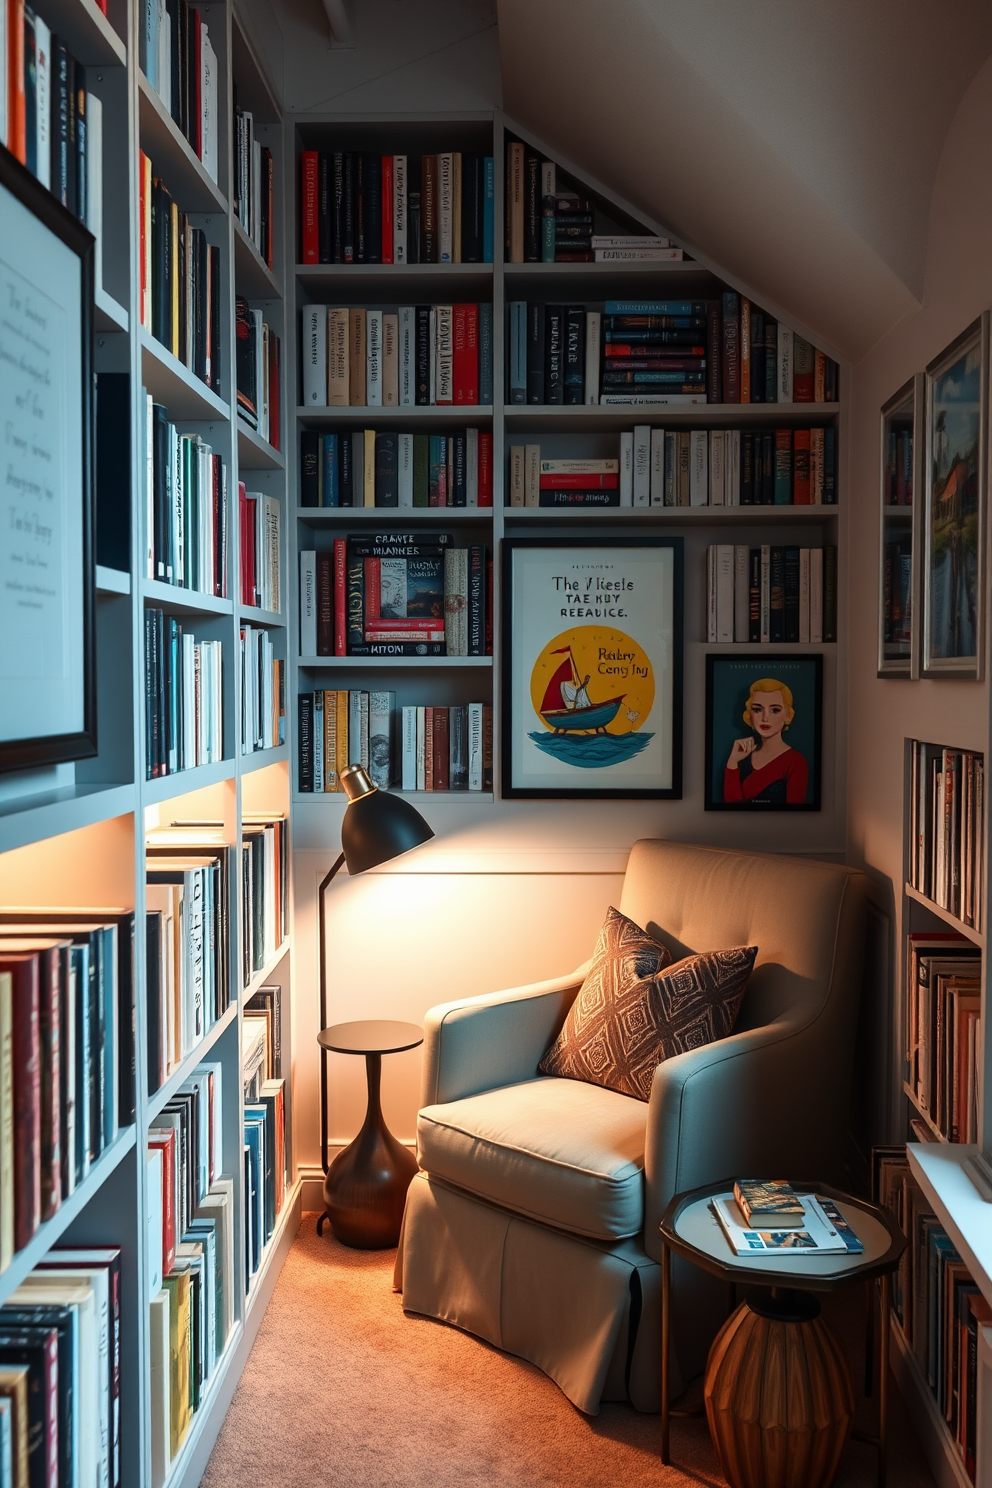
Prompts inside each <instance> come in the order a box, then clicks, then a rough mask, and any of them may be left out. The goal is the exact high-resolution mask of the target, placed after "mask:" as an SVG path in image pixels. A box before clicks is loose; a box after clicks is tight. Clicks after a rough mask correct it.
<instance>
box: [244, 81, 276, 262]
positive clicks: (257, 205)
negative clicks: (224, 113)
mask: <svg viewBox="0 0 992 1488" xmlns="http://www.w3.org/2000/svg"><path fill="white" fill-rule="evenodd" d="M235 94H237V89H235ZM274 195H275V187H274V176H273V170H272V151H271V150H270V149H269V148H268V146H267V145H263V144H261V143H260V142H259V141H258V140H257V139H256V138H255V119H254V115H252V114H251V113H250V112H249V111H248V110H247V109H241V108H239V107H238V105H237V98H236V97H235V104H234V210H235V211H236V212H237V214H238V221H239V222H240V223H241V226H242V227H243V228H244V230H245V232H246V233H247V234H248V236H249V238H251V241H252V242H253V243H254V245H255V247H256V248H257V249H258V254H259V257H260V258H261V259H262V261H263V262H264V263H265V264H266V265H267V266H268V267H269V268H270V269H271V268H272V222H273V210H274Z"/></svg>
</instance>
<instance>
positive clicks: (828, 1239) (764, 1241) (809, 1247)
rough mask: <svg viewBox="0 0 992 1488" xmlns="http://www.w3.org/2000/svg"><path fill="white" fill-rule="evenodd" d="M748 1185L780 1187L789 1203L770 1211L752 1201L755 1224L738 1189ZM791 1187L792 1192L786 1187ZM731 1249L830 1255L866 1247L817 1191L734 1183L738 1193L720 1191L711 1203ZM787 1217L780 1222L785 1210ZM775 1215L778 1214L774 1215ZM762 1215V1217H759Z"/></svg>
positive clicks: (782, 1198) (741, 1252)
mask: <svg viewBox="0 0 992 1488" xmlns="http://www.w3.org/2000/svg"><path fill="white" fill-rule="evenodd" d="M742 1187H744V1188H745V1191H746V1189H747V1188H752V1187H754V1188H757V1187H760V1188H762V1189H769V1190H770V1189H772V1188H775V1189H777V1190H778V1198H779V1200H780V1201H782V1202H783V1204H785V1205H786V1207H784V1208H782V1209H779V1210H777V1211H776V1210H774V1209H772V1210H771V1211H770V1212H769V1211H768V1210H764V1211H762V1210H761V1209H760V1208H757V1209H756V1208H755V1206H754V1204H751V1205H749V1208H750V1211H751V1215H752V1221H751V1223H752V1224H753V1226H754V1227H753V1228H752V1227H751V1226H750V1225H749V1223H748V1220H747V1219H746V1218H745V1215H744V1212H743V1209H742V1206H741V1203H740V1198H739V1197H738V1190H739V1189H740V1188H742ZM785 1189H788V1194H786V1193H784V1192H783V1190H785ZM792 1200H794V1201H795V1203H796V1204H797V1205H799V1207H800V1209H801V1211H802V1218H801V1220H800V1221H799V1222H798V1223H797V1222H796V1218H795V1217H794V1216H795V1211H794V1208H793V1206H792ZM710 1207H711V1209H712V1211H713V1214H714V1216H715V1217H716V1219H717V1221H718V1223H719V1225H720V1227H721V1229H722V1230H723V1233H724V1234H725V1235H726V1237H727V1240H728V1242H729V1244H730V1248H731V1250H732V1251H733V1252H734V1254H735V1255H739V1256H744V1255H760V1254H762V1253H764V1254H769V1253H776V1252H779V1253H780V1252H783V1251H790V1252H792V1251H794V1252H796V1253H798V1254H807V1255H826V1254H831V1253H837V1252H843V1251H848V1252H853V1253H855V1254H856V1253H858V1252H860V1251H862V1250H863V1249H864V1246H863V1245H862V1243H861V1241H860V1240H859V1239H858V1237H857V1235H856V1234H855V1233H854V1231H853V1230H852V1229H851V1227H850V1225H849V1224H848V1223H847V1221H846V1220H845V1219H844V1217H843V1215H842V1214H841V1212H840V1210H839V1209H838V1208H837V1205H836V1204H835V1203H834V1202H833V1200H832V1199H826V1198H819V1197H817V1196H816V1195H815V1194H801V1195H797V1194H795V1193H793V1191H792V1190H791V1189H789V1188H788V1185H787V1184H775V1185H771V1184H760V1185H751V1184H748V1185H742V1184H735V1185H734V1193H732V1194H718V1195H716V1196H715V1197H714V1198H713V1199H712V1200H711V1203H710ZM783 1213H784V1214H785V1215H786V1217H787V1222H786V1223H780V1221H779V1217H778V1216H780V1215H781V1214H783ZM772 1215H775V1216H776V1217H775V1218H774V1220H773V1219H772ZM759 1216H760V1217H759Z"/></svg>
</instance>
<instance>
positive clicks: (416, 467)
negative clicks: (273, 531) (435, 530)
mask: <svg viewBox="0 0 992 1488" xmlns="http://www.w3.org/2000/svg"><path fill="white" fill-rule="evenodd" d="M300 504H301V505H302V506H360V507H372V506H381V507H411V508H412V507H419V506H423V507H431V506H464V507H478V506H492V504H493V436H492V431H491V430H490V429H455V430H454V431H453V432H451V433H438V434H400V433H394V432H393V431H392V430H387V431H386V432H384V433H379V432H378V431H377V430H375V429H352V430H344V429H343V430H341V431H340V432H337V433H334V434H321V433H319V432H318V431H317V430H316V429H304V430H303V431H302V433H301V435H300Z"/></svg>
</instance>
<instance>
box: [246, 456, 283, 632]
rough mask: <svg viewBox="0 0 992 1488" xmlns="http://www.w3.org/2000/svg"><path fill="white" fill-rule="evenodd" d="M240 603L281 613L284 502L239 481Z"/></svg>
mask: <svg viewBox="0 0 992 1488" xmlns="http://www.w3.org/2000/svg"><path fill="white" fill-rule="evenodd" d="M238 529H239V537H240V548H239V552H240V557H241V603H242V604H243V605H248V606H250V607H251V608H252V609H259V610H269V611H272V612H274V613H278V611H279V610H281V609H282V584H281V582H280V576H279V553H280V543H281V534H282V506H281V504H280V502H279V499H278V497H276V496H267V495H266V494H265V492H264V491H249V490H247V489H246V487H245V483H244V481H239V482H238Z"/></svg>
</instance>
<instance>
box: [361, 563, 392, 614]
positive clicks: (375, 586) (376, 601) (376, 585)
mask: <svg viewBox="0 0 992 1488" xmlns="http://www.w3.org/2000/svg"><path fill="white" fill-rule="evenodd" d="M381 614H382V570H381V568H380V567H379V560H378V558H366V560H365V623H366V625H367V624H368V622H369V621H370V620H378V619H379V617H380V616H381ZM390 624H392V621H390Z"/></svg>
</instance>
